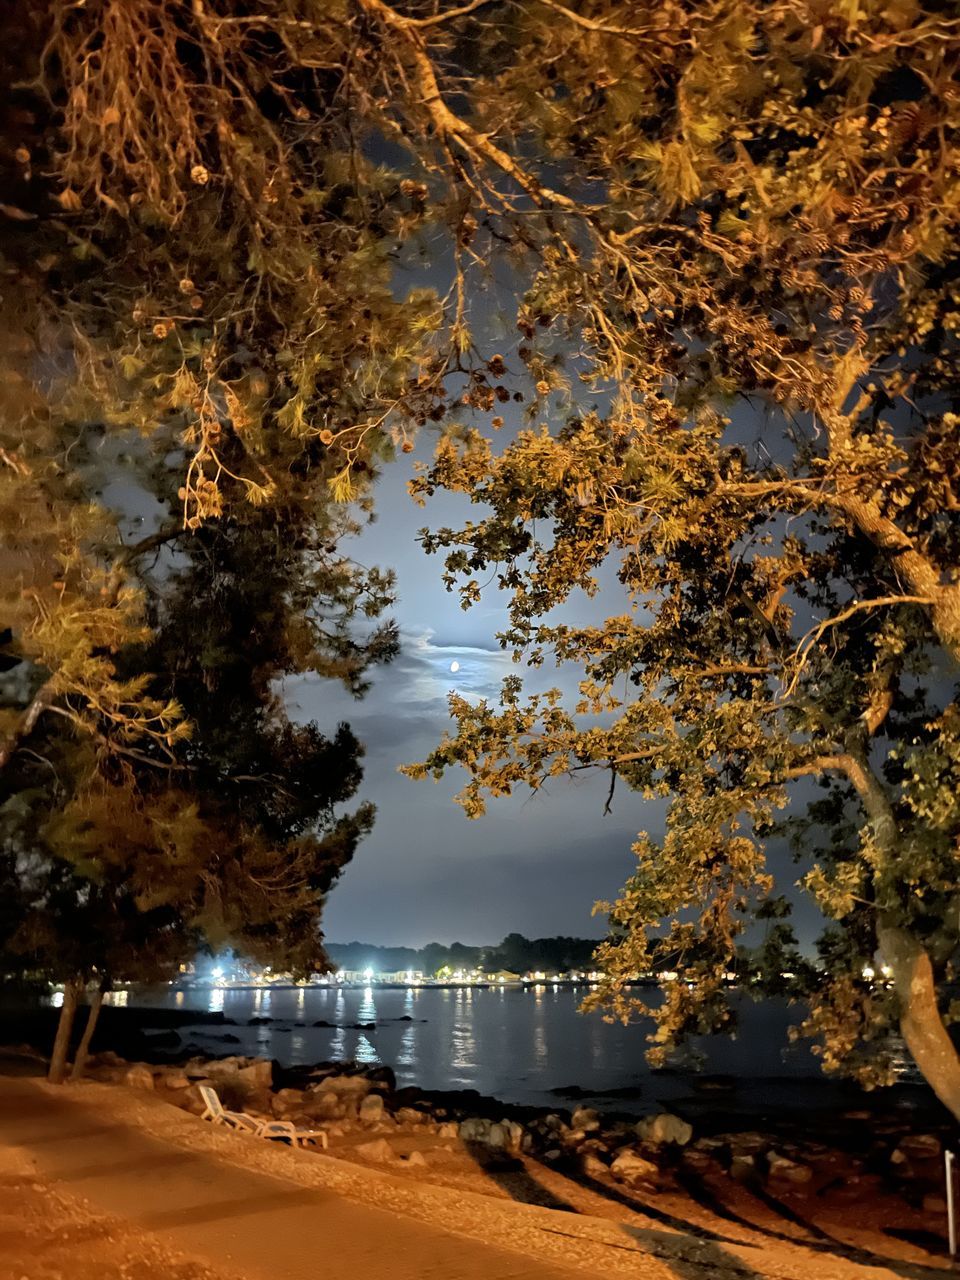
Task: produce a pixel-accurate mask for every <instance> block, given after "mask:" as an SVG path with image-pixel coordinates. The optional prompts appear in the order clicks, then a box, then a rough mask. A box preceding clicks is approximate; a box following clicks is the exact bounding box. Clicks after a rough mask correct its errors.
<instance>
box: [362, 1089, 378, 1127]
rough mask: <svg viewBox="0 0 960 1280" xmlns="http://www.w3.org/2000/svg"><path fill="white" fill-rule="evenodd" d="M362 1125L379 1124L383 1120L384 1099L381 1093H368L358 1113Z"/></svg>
mask: <svg viewBox="0 0 960 1280" xmlns="http://www.w3.org/2000/svg"><path fill="white" fill-rule="evenodd" d="M358 1115H359V1117H360V1122H361V1124H377V1123H378V1122H379V1121H380V1120H382V1119H383V1098H382V1096H381V1095H380V1094H379V1093H368V1094H367V1096H366V1097H365V1098H364V1099H363V1101H362V1102H361V1103H360V1108H359V1111H358Z"/></svg>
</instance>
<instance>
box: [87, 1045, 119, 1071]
mask: <svg viewBox="0 0 960 1280" xmlns="http://www.w3.org/2000/svg"><path fill="white" fill-rule="evenodd" d="M126 1065H127V1061H126V1059H125V1058H121V1057H120V1055H119V1054H118V1053H114V1052H113V1050H112V1049H105V1050H104V1051H103V1053H93V1054H91V1055H90V1057H89V1058H87V1066H88V1067H125V1066H126Z"/></svg>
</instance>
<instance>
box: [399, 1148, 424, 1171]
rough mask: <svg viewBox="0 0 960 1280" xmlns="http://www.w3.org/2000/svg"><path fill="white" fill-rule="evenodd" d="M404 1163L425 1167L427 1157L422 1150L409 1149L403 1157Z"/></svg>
mask: <svg viewBox="0 0 960 1280" xmlns="http://www.w3.org/2000/svg"><path fill="white" fill-rule="evenodd" d="M404 1164H408V1165H411V1166H412V1167H414V1168H417V1169H425V1168H426V1167H427V1157H426V1156H425V1155H424V1154H423V1152H422V1151H411V1152H410V1154H409V1155H408V1156H407V1157H406V1158H405V1159H404Z"/></svg>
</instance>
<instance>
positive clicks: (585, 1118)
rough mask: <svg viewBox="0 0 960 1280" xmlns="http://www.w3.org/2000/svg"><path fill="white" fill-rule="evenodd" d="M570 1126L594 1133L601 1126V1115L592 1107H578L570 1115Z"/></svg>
mask: <svg viewBox="0 0 960 1280" xmlns="http://www.w3.org/2000/svg"><path fill="white" fill-rule="evenodd" d="M570 1127H571V1129H583V1131H584V1132H585V1133H592V1132H594V1131H595V1130H596V1129H599V1128H600V1117H599V1115H598V1114H597V1112H596V1111H594V1109H593V1108H592V1107H577V1109H576V1110H575V1111H574V1113H573V1115H572V1116H571V1117H570Z"/></svg>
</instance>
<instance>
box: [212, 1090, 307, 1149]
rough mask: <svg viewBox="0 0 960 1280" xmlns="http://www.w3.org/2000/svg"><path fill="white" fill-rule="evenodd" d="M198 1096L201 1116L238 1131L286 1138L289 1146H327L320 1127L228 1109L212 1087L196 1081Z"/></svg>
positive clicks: (267, 1136) (260, 1136)
mask: <svg viewBox="0 0 960 1280" xmlns="http://www.w3.org/2000/svg"><path fill="white" fill-rule="evenodd" d="M200 1096H201V1098H203V1101H204V1104H205V1106H206V1110H205V1111H204V1113H203V1115H202V1116H201V1117H200V1118H201V1120H210V1121H212V1122H213V1124H224V1125H228V1126H229V1127H230V1128H231V1129H237V1130H238V1131H239V1132H240V1133H251V1134H253V1136H254V1137H255V1138H278V1139H280V1140H281V1141H286V1142H289V1143H290V1145H291V1147H303V1146H305V1145H306V1144H307V1143H308V1142H317V1143H319V1145H320V1146H321V1147H322V1148H323V1150H324V1151H326V1149H327V1135H326V1133H325V1132H324V1131H323V1129H298V1128H297V1126H296V1125H295V1124H293V1123H292V1121H290V1120H258V1119H257V1118H256V1116H248V1115H247V1113H246V1112H245V1111H228V1110H227V1109H226V1107H224V1105H223V1103H222V1102H221V1101H220V1095H219V1094H218V1093H217V1091H216V1089H213V1088H211V1086H210V1085H208V1084H202V1085H200Z"/></svg>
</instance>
